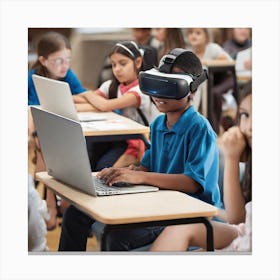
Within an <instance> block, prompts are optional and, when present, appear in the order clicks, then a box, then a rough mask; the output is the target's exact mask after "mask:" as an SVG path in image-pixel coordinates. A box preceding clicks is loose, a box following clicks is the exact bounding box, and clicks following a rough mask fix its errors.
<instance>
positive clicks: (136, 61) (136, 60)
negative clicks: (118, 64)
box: [135, 56, 143, 69]
mask: <svg viewBox="0 0 280 280" xmlns="http://www.w3.org/2000/svg"><path fill="white" fill-rule="evenodd" d="M142 62H143V57H141V56H139V57H137V58H136V59H135V65H136V68H137V69H140V68H141V65H142Z"/></svg>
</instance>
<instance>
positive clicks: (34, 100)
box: [28, 68, 86, 105]
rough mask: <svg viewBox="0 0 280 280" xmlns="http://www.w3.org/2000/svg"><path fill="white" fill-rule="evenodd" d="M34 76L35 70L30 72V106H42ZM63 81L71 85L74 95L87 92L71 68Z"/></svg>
mask: <svg viewBox="0 0 280 280" xmlns="http://www.w3.org/2000/svg"><path fill="white" fill-rule="evenodd" d="M33 74H35V69H31V70H29V71H28V105H40V101H39V98H38V96H37V92H36V89H35V86H34V83H33V80H32V75H33ZM61 80H62V81H64V82H67V83H68V84H69V86H70V89H71V92H72V94H73V95H74V94H78V93H81V92H84V91H86V89H85V88H84V87H83V86H82V84H81V82H80V81H79V79H78V78H77V76H76V75H75V73H74V72H73V71H72V70H71V68H70V69H69V70H68V71H67V73H66V76H65V77H64V78H63V79H61Z"/></svg>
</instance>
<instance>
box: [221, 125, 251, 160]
mask: <svg viewBox="0 0 280 280" xmlns="http://www.w3.org/2000/svg"><path fill="white" fill-rule="evenodd" d="M246 145H247V143H246V140H245V137H244V135H243V134H242V132H241V131H240V129H239V127H237V126H234V127H231V128H229V129H228V130H227V131H226V132H225V133H224V134H223V136H222V150H223V153H224V156H225V157H227V158H231V159H234V160H238V161H240V158H241V155H242V153H243V151H244V150H245V148H246Z"/></svg>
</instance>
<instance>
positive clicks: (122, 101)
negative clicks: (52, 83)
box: [73, 41, 160, 171]
mask: <svg viewBox="0 0 280 280" xmlns="http://www.w3.org/2000/svg"><path fill="white" fill-rule="evenodd" d="M109 57H110V60H111V64H112V70H113V79H110V80H108V81H106V82H104V83H103V84H102V85H101V86H100V87H99V88H98V89H97V90H96V91H90V92H86V93H84V94H79V95H76V96H74V97H73V99H74V102H75V105H76V108H77V110H78V111H83V110H88V109H87V106H88V107H89V109H90V107H91V106H94V107H95V108H96V109H97V110H99V111H103V112H105V111H116V112H117V113H120V114H121V115H124V116H125V117H128V118H130V119H133V120H134V121H137V122H139V123H141V124H144V125H147V126H148V125H149V124H150V122H151V121H152V120H153V119H154V118H155V117H156V116H158V115H159V114H160V112H159V111H158V110H157V108H156V106H155V104H154V103H152V101H151V99H150V97H149V96H147V95H143V94H142V92H141V91H140V89H139V81H138V73H139V71H140V70H141V69H142V65H143V51H142V49H141V48H139V47H138V45H137V44H136V43H135V42H134V41H123V42H119V43H117V44H116V45H115V46H114V47H113V49H112V51H111V52H110V54H109ZM144 58H145V57H144ZM87 140H88V142H87V143H88V150H89V155H90V161H91V166H92V170H93V171H99V170H101V169H102V168H104V167H106V166H112V165H114V166H128V165H129V164H131V163H135V162H139V161H140V160H141V158H142V156H143V152H144V148H145V147H144V142H143V141H142V140H140V139H135V140H134V139H133V140H127V141H120V142H108V143H106V144H104V143H90V138H88V139H87ZM122 154H123V156H122ZM116 160H118V161H117V162H116Z"/></svg>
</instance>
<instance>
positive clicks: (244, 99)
mask: <svg viewBox="0 0 280 280" xmlns="http://www.w3.org/2000/svg"><path fill="white" fill-rule="evenodd" d="M251 148H252V85H251V81H249V82H248V83H247V84H246V85H245V86H244V88H243V91H242V92H241V103H240V106H239V126H238V127H232V128H230V129H229V130H228V131H226V132H225V133H224V134H223V137H222V149H223V153H224V156H225V169H224V201H225V214H226V215H224V217H225V219H226V220H227V221H228V223H222V222H214V221H212V222H211V223H212V226H213V232H214V246H215V248H216V249H219V250H220V251H252V202H251V199H252V195H251V192H252V179H251V177H252V171H251V165H252V162H251V161H252V157H251ZM240 161H246V169H245V176H244V178H243V182H242V184H240V181H239V178H240V176H239V162H240ZM205 240H206V232H205V229H204V226H203V225H202V224H188V225H179V226H169V227H166V228H165V229H164V230H163V231H162V233H161V234H160V235H159V237H158V238H157V239H156V241H155V242H154V243H153V245H152V247H151V251H186V249H187V248H188V247H189V246H199V247H202V248H205V246H206V244H205Z"/></svg>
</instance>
